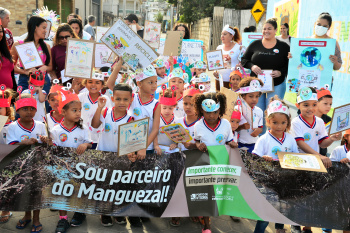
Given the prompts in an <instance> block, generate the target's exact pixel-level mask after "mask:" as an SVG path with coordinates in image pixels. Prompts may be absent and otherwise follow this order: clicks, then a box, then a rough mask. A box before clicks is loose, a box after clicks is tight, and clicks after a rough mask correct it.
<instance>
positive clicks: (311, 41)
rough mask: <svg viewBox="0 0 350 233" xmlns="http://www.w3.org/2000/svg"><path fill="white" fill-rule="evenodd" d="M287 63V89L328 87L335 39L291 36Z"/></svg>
mask: <svg viewBox="0 0 350 233" xmlns="http://www.w3.org/2000/svg"><path fill="white" fill-rule="evenodd" d="M290 45H291V46H290V48H291V51H290V52H291V54H292V58H291V59H289V65H288V78H287V91H288V92H295V93H297V92H298V91H299V90H300V88H302V87H317V88H321V87H325V86H328V87H330V86H331V84H332V72H333V63H332V62H331V60H330V59H329V56H330V55H334V51H335V46H336V40H335V39H315V38H292V39H291V44H290Z"/></svg>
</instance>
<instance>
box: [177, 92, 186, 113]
mask: <svg viewBox="0 0 350 233" xmlns="http://www.w3.org/2000/svg"><path fill="white" fill-rule="evenodd" d="M174 115H175V118H182V117H184V116H185V115H186V114H185V111H184V99H183V96H181V98H180V99H178V100H177V105H176V108H175V110H174Z"/></svg>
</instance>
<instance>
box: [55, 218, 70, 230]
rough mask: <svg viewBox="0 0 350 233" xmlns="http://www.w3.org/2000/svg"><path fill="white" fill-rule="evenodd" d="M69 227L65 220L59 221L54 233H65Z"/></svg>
mask: <svg viewBox="0 0 350 233" xmlns="http://www.w3.org/2000/svg"><path fill="white" fill-rule="evenodd" d="M69 227H70V225H69V222H68V220H67V219H60V220H59V221H58V223H57V227H56V233H66V232H67V230H68V229H69Z"/></svg>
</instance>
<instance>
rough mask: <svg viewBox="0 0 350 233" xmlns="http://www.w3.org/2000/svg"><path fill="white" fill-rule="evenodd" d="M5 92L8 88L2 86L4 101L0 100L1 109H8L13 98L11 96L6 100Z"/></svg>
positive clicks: (0, 89)
mask: <svg viewBox="0 0 350 233" xmlns="http://www.w3.org/2000/svg"><path fill="white" fill-rule="evenodd" d="M5 90H6V86H5V85H4V84H2V85H1V86H0V91H1V92H2V99H0V107H1V108H8V107H10V106H11V96H9V97H8V98H5Z"/></svg>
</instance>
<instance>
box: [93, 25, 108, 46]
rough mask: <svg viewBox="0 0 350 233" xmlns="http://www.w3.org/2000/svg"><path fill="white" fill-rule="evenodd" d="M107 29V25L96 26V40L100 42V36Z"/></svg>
mask: <svg viewBox="0 0 350 233" xmlns="http://www.w3.org/2000/svg"><path fill="white" fill-rule="evenodd" d="M108 29H109V28H107V27H96V42H98V43H101V38H102V36H103V35H104V34H105V33H106V32H107V31H108Z"/></svg>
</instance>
